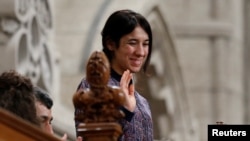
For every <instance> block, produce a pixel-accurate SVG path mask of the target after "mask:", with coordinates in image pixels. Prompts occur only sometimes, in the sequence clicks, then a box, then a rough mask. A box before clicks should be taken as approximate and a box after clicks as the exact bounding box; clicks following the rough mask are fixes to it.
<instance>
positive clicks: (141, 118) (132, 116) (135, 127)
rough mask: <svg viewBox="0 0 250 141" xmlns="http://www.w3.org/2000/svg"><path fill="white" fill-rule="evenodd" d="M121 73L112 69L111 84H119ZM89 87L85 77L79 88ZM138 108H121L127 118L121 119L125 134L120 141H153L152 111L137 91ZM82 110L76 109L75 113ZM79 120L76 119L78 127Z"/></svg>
mask: <svg viewBox="0 0 250 141" xmlns="http://www.w3.org/2000/svg"><path fill="white" fill-rule="evenodd" d="M120 79H121V75H119V74H117V73H116V72H114V71H113V70H111V78H110V80H109V83H108V85H109V86H119V85H120ZM80 88H82V89H86V88H89V84H88V82H87V81H86V79H83V80H82V81H81V83H80V84H79V86H78V88H77V90H78V89H80ZM135 99H136V108H135V111H134V112H130V111H128V110H127V109H125V108H124V107H122V108H121V109H122V110H123V112H124V113H125V118H124V119H122V120H120V121H119V123H120V124H121V126H122V130H123V134H122V135H121V136H120V138H119V141H153V122H152V117H151V111H150V107H149V104H148V102H147V100H146V99H145V98H144V97H142V96H141V95H140V94H139V93H138V92H136V91H135ZM78 112H81V111H80V110H79V109H75V113H78ZM78 123H79V122H78V121H75V126H76V127H77V125H78Z"/></svg>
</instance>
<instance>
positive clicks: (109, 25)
mask: <svg viewBox="0 0 250 141" xmlns="http://www.w3.org/2000/svg"><path fill="white" fill-rule="evenodd" d="M102 45H103V52H104V53H105V54H106V56H107V57H108V60H109V62H110V66H111V78H110V80H109V83H108V84H109V85H110V86H120V87H121V89H122V90H123V91H124V93H125V102H124V105H123V107H122V108H121V109H122V110H123V112H124V113H125V118H124V119H122V120H120V121H119V123H120V124H121V126H122V129H123V134H122V135H121V137H120V138H119V140H120V141H152V140H153V124H152V117H151V111H150V107H149V104H148V102H147V100H146V99H145V98H144V97H143V96H141V95H140V94H139V93H138V92H137V91H135V89H134V84H133V82H132V78H133V75H134V74H135V73H137V72H139V71H141V70H143V72H146V69H147V67H148V64H149V62H150V56H151V52H152V32H151V27H150V24H149V23H148V21H147V20H146V19H145V17H143V16H142V15H141V14H139V13H136V12H134V11H132V10H119V11H115V12H114V13H113V14H111V15H110V17H109V18H108V20H107V21H106V24H105V25H104V28H103V30H102ZM86 88H89V84H88V82H87V81H86V79H85V78H84V79H83V80H82V81H81V83H80V84H79V86H78V88H77V89H86ZM75 110H76V111H75V112H80V111H78V109H75ZM75 122H76V126H77V125H78V123H79V122H78V121H75Z"/></svg>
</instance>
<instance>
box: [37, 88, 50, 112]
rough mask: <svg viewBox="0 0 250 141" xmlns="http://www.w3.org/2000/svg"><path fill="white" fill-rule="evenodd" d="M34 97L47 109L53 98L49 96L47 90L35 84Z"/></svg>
mask: <svg viewBox="0 0 250 141" xmlns="http://www.w3.org/2000/svg"><path fill="white" fill-rule="evenodd" d="M34 93H35V98H36V100H37V101H40V102H41V103H42V104H43V105H45V106H46V107H47V108H48V109H51V108H52V106H53V100H52V99H51V98H50V96H49V94H48V92H46V91H45V90H43V89H42V88H40V87H38V86H35V87H34Z"/></svg>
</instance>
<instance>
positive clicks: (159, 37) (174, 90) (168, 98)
mask: <svg viewBox="0 0 250 141" xmlns="http://www.w3.org/2000/svg"><path fill="white" fill-rule="evenodd" d="M146 16H147V19H148V20H149V22H150V24H151V26H152V32H153V47H154V48H153V52H152V58H151V64H150V67H149V73H150V75H151V76H150V77H149V78H146V77H144V76H143V75H142V74H139V75H138V76H137V77H136V80H137V81H136V85H137V88H138V87H139V88H140V89H139V91H141V92H142V93H143V95H144V96H145V97H146V98H147V99H148V100H149V103H150V105H151V108H152V115H153V122H154V136H155V139H171V140H187V139H190V138H191V139H192V140H195V138H196V139H198V137H197V135H198V134H197V133H196V132H197V129H196V124H195V121H194V117H193V113H192V109H190V107H189V100H188V96H187V95H186V91H185V86H184V82H183V78H182V73H181V68H180V65H179V62H178V56H177V54H176V52H175V44H174V41H173V38H172V35H171V31H170V29H169V27H168V24H167V22H166V18H165V17H164V16H163V15H162V13H161V10H160V8H159V7H157V6H153V7H152V8H151V9H149V10H148V11H147V14H146Z"/></svg>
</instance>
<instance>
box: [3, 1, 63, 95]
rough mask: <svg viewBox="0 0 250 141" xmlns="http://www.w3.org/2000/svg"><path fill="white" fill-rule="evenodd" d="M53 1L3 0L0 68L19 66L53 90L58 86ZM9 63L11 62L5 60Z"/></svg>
mask: <svg viewBox="0 0 250 141" xmlns="http://www.w3.org/2000/svg"><path fill="white" fill-rule="evenodd" d="M50 2H51V1H50V0H5V1H3V0H2V1H0V9H1V10H0V22H1V24H0V46H1V48H0V52H1V53H0V55H1V57H3V58H5V59H1V61H0V71H1V72H2V71H4V70H8V69H16V70H17V71H18V72H20V73H22V74H24V75H26V76H28V77H30V78H31V79H32V81H33V83H35V84H37V85H39V86H41V87H42V88H44V89H46V90H47V91H49V92H50V93H54V92H56V89H58V86H57V85H58V84H57V83H58V82H57V80H56V79H57V77H56V76H55V75H58V71H57V67H58V62H56V58H55V56H54V55H53V53H55V51H54V50H53V45H52V39H51V36H52V29H53V26H52V24H53V23H52V16H51V15H52V13H51V5H50ZM6 62H8V63H6Z"/></svg>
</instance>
